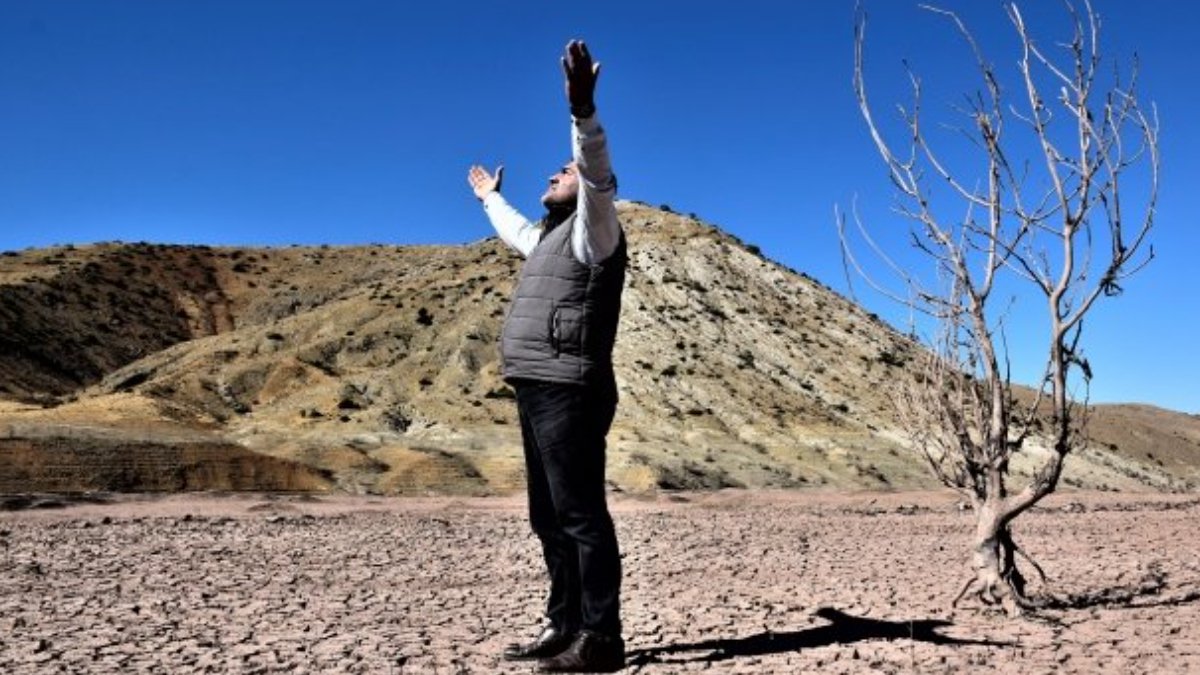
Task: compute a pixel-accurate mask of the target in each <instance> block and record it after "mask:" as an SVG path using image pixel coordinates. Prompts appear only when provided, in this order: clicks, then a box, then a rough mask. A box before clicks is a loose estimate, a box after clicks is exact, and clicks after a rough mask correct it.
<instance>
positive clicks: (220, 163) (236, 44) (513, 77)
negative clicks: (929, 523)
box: [0, 0, 1200, 412]
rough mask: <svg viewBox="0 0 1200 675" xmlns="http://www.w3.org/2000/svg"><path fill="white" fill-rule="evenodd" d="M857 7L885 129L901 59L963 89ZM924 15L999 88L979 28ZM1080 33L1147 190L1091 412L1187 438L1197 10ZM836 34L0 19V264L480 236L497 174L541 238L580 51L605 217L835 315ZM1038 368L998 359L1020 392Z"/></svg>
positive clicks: (613, 15) (696, 13)
mask: <svg viewBox="0 0 1200 675" xmlns="http://www.w3.org/2000/svg"><path fill="white" fill-rule="evenodd" d="M1025 4H1026V5H1028V7H1026V8H1025V13H1026V14H1027V16H1028V19H1029V21H1030V23H1032V24H1034V25H1036V26H1038V27H1039V29H1040V30H1042V31H1043V32H1046V33H1047V34H1061V32H1060V31H1061V30H1062V29H1064V28H1065V26H1066V24H1065V23H1064V22H1063V18H1064V15H1063V14H1062V11H1061V6H1060V4H1059V3H1057V2H1052V1H1048V0H1030V1H1028V2H1026V3H1025ZM865 6H866V8H867V10H868V12H869V14H870V17H871V18H870V21H871V23H870V28H869V43H868V50H869V53H868V59H869V66H870V68H871V69H872V70H871V74H872V77H873V78H874V79H873V81H872V89H873V93H874V96H875V100H876V102H877V103H878V104H879V106H880V110H881V111H883V110H886V109H887V108H888V107H889V106H890V105H891V104H892V103H896V102H903V101H904V100H905V92H904V90H903V88H902V87H900V86H899V84H900V83H899V82H896V81H895V80H896V76H897V75H898V74H899V73H900V71H899V70H898V65H899V62H900V59H902V58H908V59H909V60H910V61H911V62H912V64H913V68H914V69H915V70H916V71H918V72H919V73H921V74H922V76H923V77H924V79H925V80H926V82H928V83H930V86H931V94H930V97H929V98H928V100H927V107H928V108H929V109H930V110H931V111H938V110H940V111H944V110H945V109H946V108H947V106H948V105H949V104H950V103H952V102H953V96H952V95H951V94H950V93H949V92H950V91H952V89H953V86H955V85H958V84H960V83H961V82H962V80H961V77H962V76H963V75H964V74H967V75H969V73H966V72H965V71H964V70H963V69H962V67H961V60H960V58H959V57H961V56H962V54H963V52H962V48H961V47H962V46H961V43H960V42H959V41H958V40H957V37H956V36H955V34H954V33H953V32H952V31H950V30H949V28H948V26H947V25H946V23H945V22H944V21H943V20H939V19H938V18H936V17H933V16H931V15H930V14H928V13H926V12H922V11H920V10H918V9H917V8H916V3H915V2H901V1H898V0H867V2H866V3H865ZM943 6H945V7H948V8H953V9H956V10H958V11H960V12H961V13H962V15H963V17H964V18H965V19H966V20H967V21H968V22H969V23H970V24H971V25H972V26H973V27H975V28H976V30H977V31H978V32H979V33H980V36H981V39H982V41H983V42H984V46H985V48H987V49H988V51H989V53H990V56H991V58H992V59H993V61H995V62H996V63H997V65H998V66H999V67H1000V69H1001V72H1002V73H1005V72H1011V63H1012V62H1013V61H1014V60H1015V55H1014V53H1013V52H1011V51H1005V48H1006V47H1009V48H1011V46H1012V43H1011V32H1010V31H1011V29H1010V28H1009V26H1008V24H1007V23H1006V22H1005V19H1004V15H1003V13H1002V11H1001V8H1000V3H999V2H990V1H989V2H968V1H967V0H953V1H950V2H946V3H944V5H943ZM1095 6H1096V8H1097V10H1098V11H1099V12H1100V14H1101V16H1102V17H1103V20H1104V22H1105V24H1104V39H1105V44H1106V45H1107V49H1106V53H1107V55H1109V56H1110V57H1115V58H1120V59H1122V60H1124V61H1127V60H1128V57H1129V56H1130V55H1132V54H1133V53H1134V52H1135V51H1136V52H1137V53H1138V54H1139V55H1140V57H1141V62H1142V76H1143V77H1142V93H1143V98H1144V99H1146V100H1153V101H1154V102H1156V103H1157V105H1158V107H1159V111H1160V116H1161V120H1162V154H1163V171H1164V173H1163V184H1162V197H1161V201H1160V208H1159V217H1158V228H1157V231H1156V232H1155V235H1154V241H1155V248H1156V251H1157V253H1158V259H1157V260H1156V261H1155V263H1154V264H1153V265H1152V266H1151V267H1150V268H1149V269H1148V270H1147V271H1146V272H1145V273H1143V274H1142V275H1141V276H1140V277H1138V278H1136V279H1135V280H1134V281H1133V282H1131V283H1130V284H1129V286H1128V291H1127V293H1126V294H1125V295H1124V296H1123V297H1120V298H1118V299H1116V301H1115V302H1111V303H1109V304H1108V305H1107V306H1104V307H1101V308H1100V310H1099V311H1098V312H1097V314H1096V316H1095V318H1094V320H1092V321H1091V322H1090V324H1089V325H1088V335H1087V338H1086V349H1087V356H1088V357H1089V359H1090V361H1091V363H1092V365H1093V368H1094V370H1095V371H1096V380H1095V381H1094V384H1093V388H1092V397H1093V400H1096V401H1107V402H1115V401H1144V402H1151V403H1155V404H1158V405H1162V406H1165V407H1170V408H1174V409H1178V410H1183V411H1186V412H1200V386H1197V380H1200V366H1198V365H1197V364H1198V363H1200V359H1197V358H1196V356H1195V347H1194V346H1193V345H1194V344H1195V342H1196V335H1197V332H1198V329H1200V318H1198V314H1200V312H1197V308H1198V304H1200V303H1198V301H1197V296H1198V294H1200V282H1197V278H1196V277H1197V273H1196V271H1195V270H1196V268H1195V266H1194V263H1193V262H1192V258H1193V256H1194V255H1195V251H1196V250H1197V248H1198V245H1200V235H1198V234H1197V229H1198V228H1200V222H1198V221H1200V207H1198V206H1197V199H1196V193H1197V188H1196V186H1197V185H1200V165H1198V160H1197V154H1198V153H1197V151H1198V150H1200V148H1198V147H1197V126H1198V125H1197V122H1196V121H1197V120H1198V119H1200V101H1198V100H1197V93H1196V88H1195V86H1194V83H1195V81H1196V77H1195V74H1194V73H1193V72H1192V69H1193V68H1194V67H1195V64H1196V63H1197V62H1200V41H1198V40H1197V35H1200V20H1198V15H1197V12H1198V11H1200V10H1197V8H1195V7H1193V6H1192V5H1190V4H1188V3H1179V2H1170V1H1168V0H1143V1H1142V2H1137V3H1133V2H1123V1H1121V0H1096V2H1095ZM853 20H854V3H853V2H852V1H851V0H836V1H835V0H824V1H813V2H796V1H794V0H786V1H785V0H778V1H765V0H763V1H756V2H745V3H732V2H726V1H715V0H691V1H687V2H684V1H655V2H645V1H643V2H596V3H541V2H508V3H497V2H467V1H463V2H453V3H451V2H440V3H433V2H422V3H415V2H413V3H409V2H399V1H394V2H393V1H386V2H385V1H377V2H376V1H338V2H335V1H333V0H327V1H323V2H313V1H304V0H288V1H284V0H276V1H266V0H237V1H234V0H192V1H173V2H163V1H159V0H122V1H116V0H112V1H106V2H102V1H97V0H83V1H76V2H65V1H58V0H3V2H0V250H7V249H22V248H26V247H30V246H45V245H49V244H55V243H67V242H73V243H82V242H90V241H100V240H149V241H160V242H182V243H186V242H204V243H221V244H248V245H249V244H255V245H258V244H266V245H286V244H291V243H304V244H315V243H329V244H351V243H370V242H382V243H393V244H408V243H432V242H438V243H459V242H466V241H472V240H476V239H479V238H482V237H485V236H488V235H489V234H490V230H489V228H488V225H487V222H486V220H485V219H484V218H483V216H482V215H481V214H480V212H479V209H478V206H477V204H476V202H475V200H474V198H473V197H472V196H471V194H470V192H469V191H468V189H467V187H466V183H465V172H466V169H467V167H468V166H469V165H470V164H471V163H473V162H481V163H484V164H487V165H489V166H492V165H495V164H497V163H501V162H503V163H504V164H505V165H506V167H507V171H506V185H505V193H506V194H507V195H509V197H510V199H511V200H512V201H513V202H514V203H515V204H517V205H518V207H520V208H522V209H524V210H526V211H527V212H529V213H530V214H536V211H537V196H538V195H539V194H540V193H541V190H542V187H543V185H544V182H545V179H546V176H547V175H548V173H549V172H550V171H551V170H552V169H553V168H554V167H555V166H557V165H558V164H559V163H561V162H562V161H563V160H564V159H565V158H566V156H567V154H568V150H569V147H568V127H567V117H566V109H565V105H564V103H563V94H562V83H561V74H560V71H559V66H558V62H557V58H558V55H559V53H560V51H561V48H562V45H563V44H564V43H565V42H566V41H567V40H568V39H569V38H572V37H583V38H586V39H587V40H588V42H589V44H590V45H591V46H592V49H593V52H594V54H595V55H596V56H597V58H598V59H599V60H600V61H601V62H602V63H603V64H604V70H603V73H602V75H601V79H600V85H599V91H598V95H597V97H598V104H599V107H600V110H601V115H602V117H603V119H604V120H605V123H606V127H607V128H608V130H609V134H610V142H611V148H612V153H613V159H614V163H615V167H616V170H617V173H618V175H619V176H620V179H621V189H622V196H624V197H626V198H630V199H638V200H642V201H646V202H649V203H651V204H656V205H657V204H669V205H671V206H672V207H673V208H674V209H675V210H676V211H680V212H684V213H687V212H694V213H696V214H698V215H699V216H701V217H702V218H704V219H705V220H707V221H710V222H713V223H716V224H719V225H720V226H722V227H724V228H725V229H727V230H729V231H731V232H733V233H734V234H736V235H738V236H739V237H741V238H743V239H744V240H746V241H748V242H752V243H755V244H758V245H759V246H761V247H762V249H763V251H764V252H765V253H766V254H767V255H769V256H770V257H772V258H775V259H777V260H779V261H781V262H783V263H786V264H787V265H789V266H791V267H793V268H796V269H798V270H802V271H805V272H807V273H809V274H811V275H813V276H815V277H816V278H818V279H820V280H822V281H824V282H825V283H827V284H829V285H830V286H832V287H834V288H835V289H838V290H841V291H845V290H846V282H845V278H844V274H843V272H842V266H841V259H840V254H839V249H838V245H837V237H836V232H835V228H834V222H833V207H834V205H835V204H842V205H843V206H845V205H848V204H849V203H850V202H851V200H852V199H854V197H855V196H856V195H857V197H858V201H859V205H860V207H861V208H862V209H863V212H864V213H866V214H867V215H868V217H870V218H871V219H872V222H874V223H876V224H877V225H879V226H889V223H888V222H886V219H887V218H889V216H888V207H889V206H890V205H891V203H892V202H891V192H892V190H891V187H890V185H889V184H888V182H887V179H886V175H885V173H884V171H883V167H882V165H881V164H880V163H879V161H878V159H877V157H876V155H875V154H874V151H873V148H872V146H871V145H870V141H869V137H868V135H867V132H866V129H865V127H864V126H863V123H862V120H861V118H860V117H859V116H858V113H857V110H856V108H855V104H854V100H853V95H852V90H851V86H850V78H851V69H852V27H853ZM956 78H958V79H956ZM937 82H941V83H943V84H945V85H946V86H947V87H949V88H947V89H945V90H944V91H942V90H937V88H936V87H935V86H934V83H937ZM1189 82H1191V83H1193V84H1188V83H1189ZM931 114H932V113H931ZM1189 186H1191V187H1189ZM891 226H895V224H894V222H893V223H891ZM856 288H859V289H861V284H858V285H856ZM858 298H859V300H860V301H862V302H864V304H866V305H867V306H868V307H869V308H870V309H871V310H872V311H876V312H879V313H880V314H881V315H883V316H885V317H887V318H890V319H892V320H893V321H896V322H900V321H902V319H903V316H904V314H903V313H902V312H899V311H897V310H896V308H894V307H890V306H889V304H888V303H887V301H885V300H884V299H882V298H880V297H874V296H871V295H866V294H862V293H860V295H859V296H858ZM1034 309H1035V308H1034V307H1032V306H1030V307H1028V308H1027V309H1022V310H1020V311H1023V312H1024V311H1030V312H1031V311H1034ZM1041 346H1042V344H1041V342H1040V338H1038V339H1037V340H1033V339H1030V340H1025V341H1022V342H1021V343H1020V344H1017V345H1015V346H1014V353H1015V355H1016V358H1017V359H1018V362H1019V363H1018V368H1017V372H1018V374H1019V375H1020V374H1022V373H1026V372H1029V371H1027V370H1026V369H1025V368H1023V367H1021V366H1020V363H1023V362H1026V361H1028V360H1029V358H1030V356H1031V355H1034V354H1036V353H1037V351H1038V349H1039V348H1040V347H1041Z"/></svg>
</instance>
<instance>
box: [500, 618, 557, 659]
mask: <svg viewBox="0 0 1200 675" xmlns="http://www.w3.org/2000/svg"><path fill="white" fill-rule="evenodd" d="M574 639H575V632H574V631H563V630H559V629H557V628H555V627H554V626H553V624H547V625H546V627H545V628H543V629H542V632H541V633H538V636H537V637H536V638H534V639H533V641H532V642H527V643H525V644H513V645H509V646H508V647H506V648H505V649H504V658H506V659H508V660H510V661H519V660H522V659H545V658H549V657H551V656H557V655H558V654H560V653H562V651H563V650H564V649H566V648H567V647H570V646H571V642H572V641H573V640H574Z"/></svg>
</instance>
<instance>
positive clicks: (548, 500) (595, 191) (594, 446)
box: [468, 41, 627, 672]
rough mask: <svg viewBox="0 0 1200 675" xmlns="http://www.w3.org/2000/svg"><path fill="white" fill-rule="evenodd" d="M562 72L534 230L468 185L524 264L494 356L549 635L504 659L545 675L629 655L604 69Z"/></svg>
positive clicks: (599, 666)
mask: <svg viewBox="0 0 1200 675" xmlns="http://www.w3.org/2000/svg"><path fill="white" fill-rule="evenodd" d="M562 64H563V70H564V72H565V73H566V89H567V100H568V102H569V103H570V106H571V116H572V134H571V139H572V149H573V155H574V156H573V159H572V161H571V162H569V163H567V164H566V165H564V166H563V167H562V168H561V169H559V171H558V172H557V173H555V174H554V175H552V176H551V177H550V184H549V186H548V187H547V188H546V192H545V194H543V195H542V205H543V206H545V207H546V215H545V216H544V217H543V218H542V219H541V221H539V222H537V223H533V222H530V221H528V220H526V219H525V218H524V217H523V216H521V214H520V213H518V212H517V211H516V210H515V209H514V208H513V207H512V206H510V205H509V204H508V202H506V201H505V200H504V198H503V197H502V196H500V183H501V180H502V177H503V170H504V169H503V167H500V168H498V169H496V173H495V174H494V175H492V174H489V173H488V172H487V171H486V170H484V169H483V168H482V167H479V166H473V167H471V170H470V173H469V174H468V182H469V183H470V184H471V188H472V189H473V190H474V192H475V196H476V197H478V198H479V199H480V201H482V202H483V207H484V210H485V211H486V213H487V216H488V218H489V219H490V220H491V222H492V225H493V226H494V227H495V228H496V231H497V232H498V233H499V235H500V238H501V239H503V240H504V241H505V242H506V243H508V244H509V245H510V246H512V247H513V248H515V249H516V250H517V251H518V252H520V253H521V254H522V255H524V256H525V257H526V261H525V264H524V266H523V267H522V270H521V277H520V280H519V281H518V283H517V289H516V292H515V293H514V296H513V300H512V307H511V308H510V310H509V314H508V318H507V319H506V320H505V322H504V331H503V334H502V336H501V340H500V351H501V356H502V360H503V364H504V378H505V380H506V381H508V382H509V383H510V384H512V386H513V388H514V389H515V390H516V393H517V412H518V414H519V416H520V419H521V435H522V439H523V441H524V446H525V468H526V474H527V484H528V492H529V520H530V524H531V525H532V527H533V531H534V533H535V534H537V536H538V538H539V539H540V540H541V544H542V553H543V556H544V558H545V561H546V569H547V571H548V572H549V575H550V596H549V599H548V601H547V604H546V620H547V621H546V624H545V626H544V627H543V628H542V630H541V633H540V634H539V635H538V636H537V637H536V638H535V639H534V640H533V641H532V642H529V643H527V644H517V645H512V646H510V647H509V648H508V649H507V650H505V652H504V656H505V658H508V659H539V662H538V667H539V669H540V670H542V671H544V672H596V671H614V670H619V669H621V668H622V667H623V666H624V663H625V643H624V642H623V641H622V639H621V620H620V607H619V605H620V598H619V596H620V586H621V559H620V554H619V552H618V550H617V538H616V533H615V532H614V530H613V523H612V518H611V517H610V516H609V513H608V506H607V504H606V503H605V495H604V455H605V440H604V439H605V436H606V435H607V434H608V428H609V426H610V425H611V424H612V419H613V414H614V413H615V411H616V407H617V387H616V380H615V378H614V376H613V366H612V349H613V342H614V341H615V339H616V333H617V321H618V317H619V315H620V311H621V291H622V288H623V286H624V281H625V266H626V261H627V257H626V252H625V237H624V234H623V233H622V231H621V225H620V223H618V222H617V212H616V207H615V205H614V204H613V197H614V194H615V192H616V180H615V179H614V177H613V173H612V169H611V167H610V164H609V158H608V148H607V143H606V141H605V136H604V130H603V128H602V127H601V126H600V122H599V120H598V119H597V117H596V107H595V103H594V100H593V93H594V91H595V86H596V78H597V76H598V75H599V73H600V64H599V63H593V62H592V57H591V55H590V54H589V53H588V49H587V46H586V45H585V44H584V43H583V42H581V41H572V42H570V43H569V44H568V45H567V47H566V54H565V55H564V57H563V59H562Z"/></svg>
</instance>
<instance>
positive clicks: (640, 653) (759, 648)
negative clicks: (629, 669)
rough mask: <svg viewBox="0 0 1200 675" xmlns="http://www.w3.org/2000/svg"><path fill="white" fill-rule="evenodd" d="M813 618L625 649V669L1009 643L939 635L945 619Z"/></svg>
mask: <svg viewBox="0 0 1200 675" xmlns="http://www.w3.org/2000/svg"><path fill="white" fill-rule="evenodd" d="M815 616H818V617H820V618H822V619H824V620H826V621H828V622H829V624H828V625H825V626H818V627H816V628H808V629H805V630H800V631H792V632H787V633H775V632H772V631H765V632H762V633H758V634H756V635H751V636H749V637H741V638H714V639H711V640H703V641H700V642H690V643H685V644H676V645H666V646H663V647H652V648H649V649H634V650H630V652H629V657H628V661H629V664H630V665H645V664H649V663H656V662H659V661H661V660H662V658H663V657H665V656H672V655H677V654H687V653H689V652H708V653H706V654H700V655H697V656H695V657H693V658H690V659H684V660H683V661H682V662H684V663H688V662H710V663H711V662H717V661H725V660H728V659H734V658H739V657H751V656H766V655H769V654H783V653H786V652H795V651H800V650H802V649H813V648H815V647H824V646H827V645H835V644H841V645H846V644H852V643H855V642H863V641H865V640H915V641H918V642H928V643H930V644H935V645H975V646H985V647H1007V646H1011V645H1012V643H1009V642H993V641H991V640H970V639H962V638H956V637H950V636H948V635H942V634H941V633H939V632H938V631H939V630H940V629H942V628H945V627H946V626H950V625H951V622H950V621H945V620H942V619H918V620H913V621H882V620H878V619H869V618H866V617H857V616H851V615H849V614H846V613H845V612H843V611H841V610H838V609H834V608H832V607H822V608H821V609H818V610H817V611H816V612H815ZM673 662H678V661H673Z"/></svg>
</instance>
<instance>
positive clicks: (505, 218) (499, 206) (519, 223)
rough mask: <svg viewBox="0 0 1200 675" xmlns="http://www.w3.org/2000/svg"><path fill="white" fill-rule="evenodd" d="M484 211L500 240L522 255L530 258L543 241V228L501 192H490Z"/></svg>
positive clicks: (484, 202)
mask: <svg viewBox="0 0 1200 675" xmlns="http://www.w3.org/2000/svg"><path fill="white" fill-rule="evenodd" d="M483 211H484V213H486V214H487V217H488V220H490V221H492V227H494V228H495V229H496V234H498V235H500V239H501V240H503V241H504V243H506V244H508V245H509V246H511V247H513V248H515V249H516V250H517V252H518V253H520V254H521V255H523V256H525V257H529V254H530V252H531V251H533V247H535V246H537V245H538V242H539V241H541V238H542V228H541V226H540V225H538V224H537V223H534V222H532V221H530V220H529V219H528V218H526V217H525V216H523V215H521V212H520V211H518V210H516V209H515V208H513V206H512V204H509V203H508V200H506V199H505V198H504V197H503V196H501V194H500V193H499V192H490V193H488V195H487V196H486V197H484V198H483Z"/></svg>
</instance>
